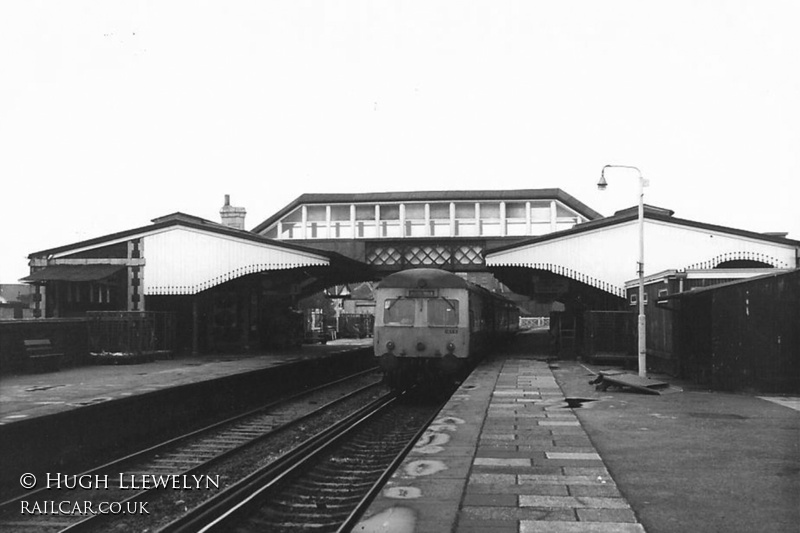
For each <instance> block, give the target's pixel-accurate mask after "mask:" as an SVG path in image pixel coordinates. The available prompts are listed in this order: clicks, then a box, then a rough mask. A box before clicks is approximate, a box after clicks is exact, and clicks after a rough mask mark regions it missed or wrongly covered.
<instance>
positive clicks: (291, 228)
mask: <svg viewBox="0 0 800 533" xmlns="http://www.w3.org/2000/svg"><path fill="white" fill-rule="evenodd" d="M302 220H303V214H302V211H301V209H300V208H299V207H298V208H297V209H295V210H294V211H292V212H291V213H289V214H288V215H286V216H285V217H283V220H281V238H282V239H297V238H299V237H300V225H301V224H302Z"/></svg>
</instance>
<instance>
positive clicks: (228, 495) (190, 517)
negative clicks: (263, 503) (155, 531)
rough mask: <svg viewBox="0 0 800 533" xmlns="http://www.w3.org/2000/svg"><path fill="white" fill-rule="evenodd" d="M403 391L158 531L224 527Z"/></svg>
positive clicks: (361, 411) (186, 531) (202, 532)
mask: <svg viewBox="0 0 800 533" xmlns="http://www.w3.org/2000/svg"><path fill="white" fill-rule="evenodd" d="M403 394H404V392H400V393H398V392H391V393H389V394H386V395H385V396H383V397H381V398H378V399H377V400H375V401H373V402H371V403H370V404H368V405H366V406H364V407H362V408H361V409H359V410H358V411H356V412H355V413H353V414H351V415H349V416H348V417H346V418H344V419H343V420H341V421H339V422H337V423H336V424H334V425H332V426H330V427H329V428H327V429H325V430H323V431H321V432H320V433H318V434H317V435H315V436H313V437H311V438H309V439H307V440H306V441H304V442H302V443H301V444H299V445H298V446H297V447H295V448H294V449H292V450H290V451H289V452H287V453H286V454H284V455H282V456H281V457H280V458H278V459H276V460H275V461H274V462H272V463H270V464H269V465H267V466H265V467H264V468H262V469H260V470H257V471H255V472H253V473H252V474H251V475H250V476H248V477H246V478H245V479H243V480H241V481H240V482H238V483H236V484H235V485H232V486H230V487H228V488H227V489H225V490H224V491H223V492H222V493H221V494H219V495H218V496H217V497H215V498H214V499H213V500H208V501H206V502H205V503H203V504H201V505H200V506H198V507H197V508H195V509H194V510H193V511H191V512H190V513H189V514H186V515H184V516H183V517H181V518H179V519H177V520H175V521H174V522H172V523H170V524H167V525H166V526H165V527H164V528H162V529H160V530H159V533H196V532H199V533H206V532H212V531H226V527H227V524H228V522H229V521H230V520H232V519H234V518H236V517H238V516H240V515H242V514H244V513H247V512H248V510H249V509H251V508H252V507H255V506H258V505H259V496H261V495H263V494H264V493H265V492H266V491H268V490H269V489H271V488H272V487H273V486H274V485H275V484H276V483H278V482H280V481H281V480H282V479H284V478H285V477H286V476H288V475H289V474H291V473H292V472H294V471H296V470H297V469H298V468H300V467H302V466H303V465H304V464H305V463H307V462H308V461H310V460H311V459H313V458H314V457H316V456H318V455H319V454H320V453H322V452H323V451H325V450H326V449H327V448H328V447H330V446H331V445H333V444H335V443H336V442H338V441H339V440H340V439H342V438H343V437H344V436H346V435H347V434H348V433H350V432H351V431H353V430H354V429H355V428H357V427H358V426H360V425H361V424H362V423H364V422H365V421H367V420H369V419H370V418H371V417H373V416H375V415H376V414H377V413H379V412H380V411H382V410H383V409H384V408H386V407H387V406H388V405H391V404H392V403H393V402H395V401H396V400H397V399H398V398H400V396H402V395H403Z"/></svg>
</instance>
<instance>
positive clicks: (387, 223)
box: [380, 204, 401, 237]
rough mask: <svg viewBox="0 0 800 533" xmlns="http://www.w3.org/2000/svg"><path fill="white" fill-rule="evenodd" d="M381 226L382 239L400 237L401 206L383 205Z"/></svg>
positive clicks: (381, 207)
mask: <svg viewBox="0 0 800 533" xmlns="http://www.w3.org/2000/svg"><path fill="white" fill-rule="evenodd" d="M380 225H381V227H380V235H381V237H400V230H401V228H400V206H399V205H391V204H385V205H381V206H380Z"/></svg>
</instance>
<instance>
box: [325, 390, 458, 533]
mask: <svg viewBox="0 0 800 533" xmlns="http://www.w3.org/2000/svg"><path fill="white" fill-rule="evenodd" d="M448 401H449V398H448V399H446V400H444V401H443V402H442V403H441V405H439V408H438V409H436V411H435V412H434V413H433V415H431V417H430V418H429V419H428V420H427V422H425V424H424V425H423V426H422V427H421V428H420V429H419V431H417V433H416V434H415V435H414V436H413V437H412V438H411V440H410V441H409V442H408V444H406V445H405V447H404V448H403V450H402V451H401V452H400V453H399V454H397V457H395V458H394V460H393V461H392V462H391V464H389V466H387V467H386V469H385V470H384V471H383V474H381V476H380V477H379V478H378V479H377V480H376V481H375V483H374V484H373V485H372V488H370V489H369V491H368V492H367V493H366V494H365V495H364V497H363V498H362V499H361V501H360V502H358V504H357V505H356V507H355V509H353V511H352V512H351V513H350V515H349V516H348V517H347V519H346V520H345V521H344V522H343V523H342V525H341V526H339V528H338V529H337V530H336V533H348V532H349V531H350V530H352V529H353V527H354V526H355V525H356V524H357V523H358V520H359V518H361V515H362V514H364V511H366V510H367V507H369V504H370V503H372V500H373V499H375V496H377V495H378V493H379V492H380V491H381V490H382V489H383V486H384V485H385V484H386V482H387V481H388V480H389V478H390V477H391V476H392V474H393V473H394V471H395V470H397V468H398V467H399V466H400V464H401V463H402V462H403V460H404V459H405V458H406V456H407V455H408V454H409V452H410V451H411V450H412V449H413V448H414V446H415V445H416V444H417V441H419V439H420V438H422V435H424V434H425V432H426V431H427V430H428V427H430V425H431V424H432V423H433V421H434V420H436V417H438V416H439V415H440V413H441V411H442V408H444V406H445V405H447V402H448Z"/></svg>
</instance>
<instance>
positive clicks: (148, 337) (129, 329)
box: [86, 311, 175, 359]
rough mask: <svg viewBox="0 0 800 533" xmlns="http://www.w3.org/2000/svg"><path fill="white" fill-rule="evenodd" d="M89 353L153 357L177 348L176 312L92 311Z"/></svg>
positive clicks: (89, 313) (90, 312)
mask: <svg viewBox="0 0 800 533" xmlns="http://www.w3.org/2000/svg"><path fill="white" fill-rule="evenodd" d="M86 321H87V331H88V341H89V342H88V344H89V352H90V353H91V354H92V356H93V357H96V358H101V359H102V358H109V359H113V358H151V359H152V358H154V357H155V356H157V355H171V354H172V353H173V352H174V350H175V315H174V314H173V313H166V312H153V311H89V312H87V313H86Z"/></svg>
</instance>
